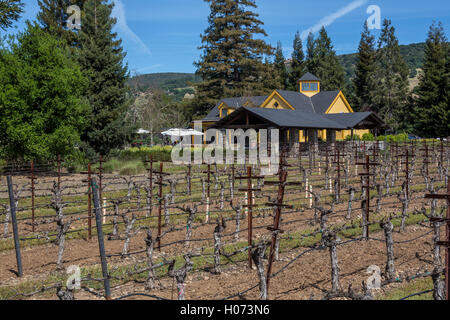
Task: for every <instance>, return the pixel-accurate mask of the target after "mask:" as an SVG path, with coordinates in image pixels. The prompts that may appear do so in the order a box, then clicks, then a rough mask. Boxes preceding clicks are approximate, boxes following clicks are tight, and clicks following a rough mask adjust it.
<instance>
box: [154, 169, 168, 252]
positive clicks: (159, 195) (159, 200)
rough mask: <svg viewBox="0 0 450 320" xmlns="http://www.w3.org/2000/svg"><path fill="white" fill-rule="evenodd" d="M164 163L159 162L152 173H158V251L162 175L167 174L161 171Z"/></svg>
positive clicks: (159, 243)
mask: <svg viewBox="0 0 450 320" xmlns="http://www.w3.org/2000/svg"><path fill="white" fill-rule="evenodd" d="M163 169H164V164H163V163H162V162H160V163H159V171H154V172H153V173H154V174H157V175H158V182H156V184H157V185H158V187H159V188H158V237H157V239H158V251H161V215H162V201H163V191H162V188H163V185H164V184H163V176H164V175H168V173H166V172H164V171H163Z"/></svg>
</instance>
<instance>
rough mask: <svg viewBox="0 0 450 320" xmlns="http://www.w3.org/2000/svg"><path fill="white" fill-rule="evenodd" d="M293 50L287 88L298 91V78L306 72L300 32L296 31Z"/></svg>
mask: <svg viewBox="0 0 450 320" xmlns="http://www.w3.org/2000/svg"><path fill="white" fill-rule="evenodd" d="M293 47H294V51H293V52H292V63H291V69H292V70H291V73H290V75H289V87H288V88H289V90H292V91H298V88H297V83H298V80H299V79H300V78H301V77H302V76H303V75H304V74H305V73H306V70H305V54H304V52H303V43H302V39H301V38H300V32H298V31H297V33H296V34H295V38H294V46H293Z"/></svg>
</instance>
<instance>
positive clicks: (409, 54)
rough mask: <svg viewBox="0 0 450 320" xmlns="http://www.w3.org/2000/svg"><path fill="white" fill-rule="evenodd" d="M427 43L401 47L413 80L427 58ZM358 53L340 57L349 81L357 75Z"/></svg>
mask: <svg viewBox="0 0 450 320" xmlns="http://www.w3.org/2000/svg"><path fill="white" fill-rule="evenodd" d="M424 50H425V43H424V42H421V43H412V44H408V45H401V46H400V53H401V55H402V56H403V58H404V59H405V62H406V64H407V65H408V67H409V69H410V70H411V75H410V77H411V78H414V77H415V76H416V73H417V69H418V68H422V65H423V60H424V56H425V51H424ZM356 57H357V53H352V54H344V55H340V56H338V58H339V61H340V62H341V64H342V66H343V67H344V70H345V74H346V77H347V79H351V78H352V77H353V76H354V75H355V64H356Z"/></svg>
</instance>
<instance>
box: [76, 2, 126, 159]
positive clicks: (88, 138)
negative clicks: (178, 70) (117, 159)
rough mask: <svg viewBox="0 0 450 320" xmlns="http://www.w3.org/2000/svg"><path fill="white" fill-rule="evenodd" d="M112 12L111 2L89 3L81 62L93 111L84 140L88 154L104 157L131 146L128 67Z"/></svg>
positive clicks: (85, 6)
mask: <svg viewBox="0 0 450 320" xmlns="http://www.w3.org/2000/svg"><path fill="white" fill-rule="evenodd" d="M112 9H113V4H110V3H109V1H108V0H86V2H85V5H84V12H85V16H84V18H83V23H82V28H81V32H80V45H81V50H80V53H79V61H80V64H81V66H82V68H83V71H84V72H85V74H86V75H87V76H88V78H89V80H90V85H89V88H88V90H87V92H86V96H87V98H88V99H89V102H90V105H91V109H92V116H91V118H90V121H89V126H88V128H87V130H86V131H85V132H84V135H83V136H82V139H83V141H85V142H86V143H87V146H84V147H85V148H86V150H85V151H86V152H89V151H91V150H92V149H93V150H94V151H95V152H97V153H101V154H107V153H108V152H109V151H110V150H111V149H113V148H117V147H120V146H122V145H123V144H124V143H126V142H128V141H129V140H130V138H131V132H132V131H131V127H130V125H129V124H128V123H127V122H126V121H125V115H126V111H127V108H128V106H129V101H128V88H127V80H128V77H129V74H128V70H127V69H128V67H127V66H126V65H125V66H124V63H123V59H124V57H125V53H123V49H122V47H121V43H122V41H121V40H118V39H116V37H117V34H116V33H113V32H112V31H111V30H112V28H113V26H114V24H115V23H116V19H114V18H112V17H111V12H112Z"/></svg>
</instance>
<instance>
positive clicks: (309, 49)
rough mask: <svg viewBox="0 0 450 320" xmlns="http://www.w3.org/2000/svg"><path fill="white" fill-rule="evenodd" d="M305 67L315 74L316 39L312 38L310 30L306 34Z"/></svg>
mask: <svg viewBox="0 0 450 320" xmlns="http://www.w3.org/2000/svg"><path fill="white" fill-rule="evenodd" d="M305 67H306V70H307V71H308V72H310V73H312V74H315V73H316V71H317V59H316V40H315V39H314V35H313V34H312V32H310V33H309V34H308V38H307V40H306V61H305Z"/></svg>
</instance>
